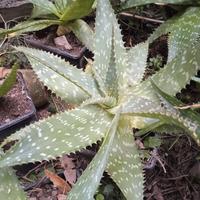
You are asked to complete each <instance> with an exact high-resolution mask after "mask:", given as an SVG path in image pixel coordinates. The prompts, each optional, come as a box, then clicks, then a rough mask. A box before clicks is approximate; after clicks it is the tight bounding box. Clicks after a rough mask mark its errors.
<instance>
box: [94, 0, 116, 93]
mask: <svg viewBox="0 0 200 200" xmlns="http://www.w3.org/2000/svg"><path fill="white" fill-rule="evenodd" d="M110 9H111V8H110V4H109V3H105V1H104V0H99V1H97V10H96V24H95V39H94V47H95V51H94V65H93V72H94V75H95V78H96V79H97V81H98V84H99V86H100V89H101V90H102V92H104V93H106V87H105V82H106V74H107V71H108V68H109V64H110V57H111V48H112V35H113V28H112V26H113V25H112V13H111V12H110ZM102 58H103V59H102Z"/></svg>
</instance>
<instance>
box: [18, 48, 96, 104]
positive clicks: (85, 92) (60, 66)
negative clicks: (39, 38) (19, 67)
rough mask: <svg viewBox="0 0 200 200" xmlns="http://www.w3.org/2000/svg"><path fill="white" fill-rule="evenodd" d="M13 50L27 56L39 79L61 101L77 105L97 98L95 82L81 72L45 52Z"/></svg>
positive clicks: (28, 49)
mask: <svg viewBox="0 0 200 200" xmlns="http://www.w3.org/2000/svg"><path fill="white" fill-rule="evenodd" d="M15 48H16V49H17V50H18V51H21V52H23V53H24V54H25V55H26V56H27V58H28V60H29V61H30V63H31V65H32V67H33V70H34V71H35V73H36V74H37V75H38V77H39V79H40V80H41V81H42V82H43V83H44V84H45V85H46V86H47V87H48V88H49V89H51V91H52V92H55V93H56V94H57V95H58V96H60V97H61V98H62V99H63V100H66V101H68V102H71V103H78V104H79V103H81V102H82V101H84V100H85V99H87V98H89V97H90V96H91V97H93V96H94V97H98V96H99V92H98V89H97V86H96V83H95V80H94V79H93V77H92V76H90V75H88V74H86V73H85V72H83V71H82V70H80V69H77V68H75V67H73V66H71V65H70V64H69V63H68V62H65V61H64V60H62V59H61V58H59V57H57V56H54V55H53V54H51V53H48V52H45V51H41V50H36V49H31V48H26V47H15ZM46 58H48V59H46ZM47 77H50V78H47Z"/></svg>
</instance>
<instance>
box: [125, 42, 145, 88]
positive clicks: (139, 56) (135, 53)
mask: <svg viewBox="0 0 200 200" xmlns="http://www.w3.org/2000/svg"><path fill="white" fill-rule="evenodd" d="M148 50H149V42H148V41H146V42H144V43H140V44H138V45H136V46H134V47H132V48H131V49H130V50H129V51H128V52H127V54H128V62H129V65H128V67H127V69H126V71H125V73H126V77H127V79H128V85H129V86H133V85H136V84H139V83H140V82H141V81H142V79H143V76H144V72H145V69H146V62H147V57H148Z"/></svg>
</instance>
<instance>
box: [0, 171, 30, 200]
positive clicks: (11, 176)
mask: <svg viewBox="0 0 200 200" xmlns="http://www.w3.org/2000/svg"><path fill="white" fill-rule="evenodd" d="M0 188H1V189H0V191H1V192H0V199H2V200H3V199H7V200H13V199H15V200H26V199H27V198H26V195H25V193H24V191H23V190H22V189H21V187H20V185H19V181H18V179H17V177H16V175H15V173H14V172H13V170H12V169H11V168H9V167H6V168H0Z"/></svg>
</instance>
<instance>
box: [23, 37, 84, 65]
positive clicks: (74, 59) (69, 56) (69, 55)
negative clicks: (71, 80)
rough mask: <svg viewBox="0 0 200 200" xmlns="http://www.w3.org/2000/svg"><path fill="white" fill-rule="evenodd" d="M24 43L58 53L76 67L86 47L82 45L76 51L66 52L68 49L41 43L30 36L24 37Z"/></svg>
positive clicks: (79, 63)
mask: <svg viewBox="0 0 200 200" xmlns="http://www.w3.org/2000/svg"><path fill="white" fill-rule="evenodd" d="M25 43H26V44H27V45H28V46H31V47H34V48H37V49H41V50H44V51H48V52H51V53H53V54H56V55H59V56H61V57H62V58H64V59H66V60H67V61H69V62H70V63H71V64H73V65H76V66H78V68H81V61H80V60H81V58H82V57H83V55H84V53H85V52H86V50H87V48H86V47H84V46H83V47H81V48H80V49H79V50H78V51H76V52H70V51H69V52H68V51H66V50H62V49H60V48H58V47H55V46H51V45H48V44H45V43H42V42H41V41H40V40H36V39H33V38H30V37H26V38H25Z"/></svg>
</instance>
